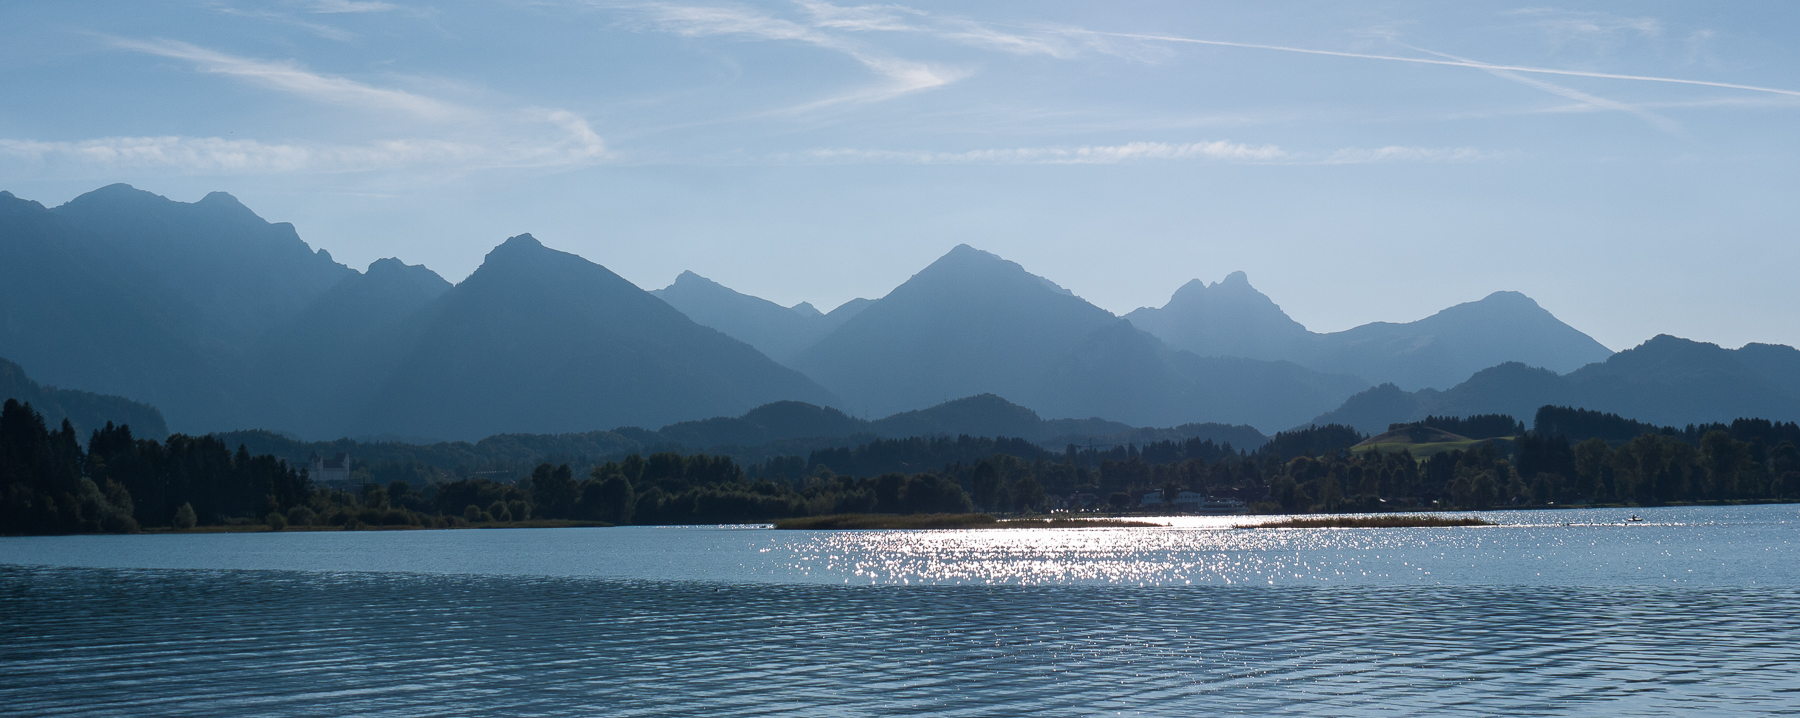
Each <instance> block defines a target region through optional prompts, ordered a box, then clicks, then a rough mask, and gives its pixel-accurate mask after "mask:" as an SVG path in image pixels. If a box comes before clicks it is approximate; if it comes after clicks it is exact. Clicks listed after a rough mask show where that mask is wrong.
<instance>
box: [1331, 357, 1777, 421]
mask: <svg viewBox="0 0 1800 718" xmlns="http://www.w3.org/2000/svg"><path fill="white" fill-rule="evenodd" d="M1797 378H1800V351H1796V350H1795V349H1794V348H1793V347H1788V346H1780V345H1771V344H1750V345H1747V346H1745V347H1743V348H1741V349H1735V350H1733V349H1724V348H1721V347H1720V346H1719V345H1717V344H1708V343H1705V342H1696V341H1690V340H1687V339H1681V338H1678V337H1672V336H1668V335H1662V336H1658V337H1656V338H1654V339H1651V340H1650V341H1647V342H1644V343H1643V344H1641V345H1639V346H1637V347H1635V348H1632V349H1627V350H1625V351H1622V352H1619V353H1618V354H1614V355H1613V356H1612V357H1610V358H1608V359H1607V360H1606V361H1604V362H1599V363H1596V364H1589V365H1587V366H1585V367H1582V368H1580V369H1578V370H1576V371H1573V372H1570V373H1569V374H1567V375H1559V374H1557V373H1556V372H1553V371H1550V370H1548V369H1543V368H1538V367H1532V366H1527V365H1525V364H1522V363H1518V362H1508V363H1505V364H1501V365H1499V366H1495V367H1491V368H1488V369H1484V370H1482V371H1479V372H1476V373H1475V375H1474V376H1471V377H1469V379H1468V380H1467V381H1464V382H1462V383H1460V384H1457V385H1456V386H1453V387H1451V388H1449V389H1447V390H1444V391H1438V390H1435V389H1421V390H1419V391H1416V392H1409V391H1405V390H1403V389H1401V388H1400V387H1398V386H1395V385H1393V384H1383V385H1381V386H1378V387H1375V388H1373V389H1369V390H1368V391H1365V392H1362V393H1360V394H1357V395H1356V396H1354V397H1351V398H1350V400H1349V401H1346V402H1345V403H1344V405H1343V406H1342V407H1340V408H1338V409H1337V410H1335V411H1332V412H1329V413H1326V414H1323V415H1321V416H1319V417H1318V418H1317V419H1314V422H1316V423H1319V424H1327V423H1337V424H1345V425H1348V426H1353V427H1356V428H1357V429H1358V430H1360V431H1363V432H1367V433H1379V432H1380V431H1386V430H1387V427H1388V425H1389V424H1394V423H1400V422H1410V421H1418V420H1420V419H1423V418H1425V417H1427V416H1432V415H1437V416H1471V415H1475V414H1508V415H1511V416H1514V417H1517V418H1520V419H1523V420H1524V421H1525V422H1526V423H1527V424H1529V423H1530V422H1531V418H1532V416H1533V415H1534V414H1535V413H1536V412H1537V410H1538V407H1541V406H1544V405H1546V404H1555V405H1558V406H1573V407H1579V408H1583V409H1593V410H1596V411H1605V412H1611V413H1615V414H1619V415H1620V416H1624V417H1627V418H1631V419H1635V420H1638V421H1643V422H1646V423H1652V424H1657V425H1663V426H1684V425H1687V424H1693V423H1709V422H1719V423H1728V422H1730V421H1731V420H1733V419H1737V418H1741V417H1756V418H1763V419H1770V420H1773V421H1800V392H1797V391H1795V388H1796V386H1795V384H1794V380H1795V379H1797Z"/></svg>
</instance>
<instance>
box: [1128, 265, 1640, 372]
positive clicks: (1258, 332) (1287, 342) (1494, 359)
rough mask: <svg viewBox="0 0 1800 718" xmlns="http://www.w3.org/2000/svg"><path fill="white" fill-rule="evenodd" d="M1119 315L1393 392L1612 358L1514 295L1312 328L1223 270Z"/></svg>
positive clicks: (1211, 348) (1197, 344)
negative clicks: (1512, 365) (1411, 317)
mask: <svg viewBox="0 0 1800 718" xmlns="http://www.w3.org/2000/svg"><path fill="white" fill-rule="evenodd" d="M1125 317H1126V318H1127V319H1129V320H1131V322H1132V323H1133V324H1135V325H1137V326H1139V327H1141V328H1143V329H1144V330H1145V331H1148V332H1150V333H1151V334H1155V335H1157V336H1158V337H1161V338H1162V339H1163V340H1164V341H1167V342H1168V343H1169V344H1170V345H1172V346H1175V347H1178V348H1181V349H1186V350H1188V351H1191V352H1194V353H1195V354H1199V355H1202V356H1238V357H1248V358H1252V359H1269V360H1286V361H1291V362H1293V363H1295V364H1299V365H1301V366H1304V367H1308V368H1311V369H1315V370H1318V371H1322V372H1329V373H1338V374H1351V375H1354V376H1358V377H1361V378H1363V379H1366V380H1368V381H1370V382H1373V383H1376V384H1388V383H1391V384H1395V385H1398V386H1399V387H1401V388H1403V389H1423V388H1428V387H1435V388H1440V389H1442V388H1448V387H1450V386H1452V385H1454V384H1456V383H1458V382H1460V381H1462V380H1463V379H1466V378H1468V377H1469V375H1470V374H1473V373H1474V372H1476V371H1480V370H1482V369H1486V368H1488V367H1491V366H1495V365H1497V364H1502V363H1505V362H1522V363H1525V364H1529V365H1531V366H1539V367H1545V368H1548V369H1551V370H1553V371H1557V372H1569V371H1573V370H1575V369H1578V368H1580V367H1583V366H1586V365H1588V364H1592V363H1594V362H1599V361H1605V360H1606V358H1607V357H1609V356H1611V355H1612V351H1611V350H1610V349H1607V348H1606V347H1605V346H1603V345H1601V344H1600V343H1599V342H1597V341H1594V340H1593V338H1591V337H1589V336H1588V335H1586V334H1583V333H1581V332H1580V331H1578V330H1576V329H1575V328H1574V327H1571V326H1569V325H1567V324H1564V323H1563V322H1562V321H1560V320H1558V319H1557V318H1556V317H1555V316H1553V315H1551V314H1550V312H1547V311H1545V310H1544V308H1543V307H1540V306H1538V304H1537V302H1534V301H1532V300H1531V298H1530V297H1527V296H1525V295H1523V294H1520V293H1518V292H1494V293H1493V294H1490V295H1488V296H1487V297H1486V298H1484V299H1481V300H1480V301H1475V302H1467V303H1464V304H1458V305H1456V306H1454V307H1450V308H1449V309H1445V310H1443V311H1441V312H1438V313H1436V314H1433V315H1431V316H1429V317H1426V318H1424V319H1420V320H1418V321H1415V322H1407V323H1403V324H1396V323H1390V322H1375V323H1372V324H1364V325H1362V326H1359V327H1355V328H1353V329H1347V330H1345V331H1341V332H1332V333H1329V334H1319V333H1314V332H1311V331H1308V330H1307V329H1306V327H1304V326H1302V325H1301V324H1300V323H1299V322H1296V321H1294V320H1293V318H1291V317H1289V316H1288V315H1287V313H1286V312H1283V311H1282V310H1281V307H1280V306H1277V305H1276V304H1275V302H1274V301H1272V300H1270V299H1269V297H1268V296H1267V295H1264V294H1263V293H1262V292H1259V291H1257V290H1256V289H1255V288H1254V287H1252V286H1250V280H1249V278H1248V277H1247V276H1246V275H1245V274H1244V273H1243V272H1232V273H1231V274H1230V275H1228V276H1226V277H1225V281H1222V282H1214V283H1212V284H1210V285H1208V284H1204V283H1202V282H1201V281H1200V280H1198V279H1196V280H1193V281H1191V282H1188V283H1187V284H1186V285H1184V286H1182V287H1181V288H1180V289H1178V290H1176V291H1175V294H1174V296H1172V297H1170V298H1169V302H1168V304H1165V305H1163V306H1162V307H1160V308H1153V307H1144V308H1142V309H1138V310H1136V311H1133V312H1131V313H1130V314H1127V315H1125Z"/></svg>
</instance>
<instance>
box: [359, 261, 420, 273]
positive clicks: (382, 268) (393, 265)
mask: <svg viewBox="0 0 1800 718" xmlns="http://www.w3.org/2000/svg"><path fill="white" fill-rule="evenodd" d="M422 266H424V265H421V264H407V263H405V262H402V261H400V258H399V257H387V258H385V259H377V260H375V261H373V262H370V263H369V269H368V271H365V272H363V273H364V274H375V273H377V272H380V273H383V274H385V273H389V272H404V271H406V270H408V269H411V268H413V267H422Z"/></svg>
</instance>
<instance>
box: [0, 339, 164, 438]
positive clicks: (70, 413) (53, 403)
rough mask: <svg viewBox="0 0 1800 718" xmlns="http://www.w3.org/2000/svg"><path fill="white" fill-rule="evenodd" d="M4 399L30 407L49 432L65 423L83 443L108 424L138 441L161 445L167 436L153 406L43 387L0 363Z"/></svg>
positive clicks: (0, 390) (10, 364)
mask: <svg viewBox="0 0 1800 718" xmlns="http://www.w3.org/2000/svg"><path fill="white" fill-rule="evenodd" d="M7 399H17V400H19V401H21V402H24V403H28V404H31V408H33V409H35V410H37V412H38V413H39V414H41V415H43V417H44V423H46V424H48V425H49V426H50V428H51V429H52V430H55V429H56V428H57V427H59V426H61V425H62V422H63V420H64V419H68V420H69V423H70V424H73V425H74V426H75V434H76V436H79V437H81V440H82V441H83V442H84V443H85V442H86V441H87V437H88V435H89V434H90V433H92V432H93V430H95V429H98V428H100V427H102V426H105V425H107V424H108V423H112V424H124V425H128V426H130V427H131V434H132V436H135V437H138V438H140V439H157V440H159V441H160V440H162V439H165V438H168V436H169V427H168V426H167V425H166V424H164V423H163V416H162V412H160V411H157V410H156V407H154V406H150V405H149V404H141V403H138V402H135V401H132V400H130V399H125V398H122V397H117V396H106V395H103V394H95V393H93V392H88V391H75V390H71V389H58V388H56V387H54V386H43V385H40V384H38V383H37V382H35V381H32V380H31V378H30V377H28V376H26V375H25V369H24V368H23V367H21V366H19V365H18V364H15V363H13V362H10V361H7V360H5V359H0V402H3V401H5V400H7Z"/></svg>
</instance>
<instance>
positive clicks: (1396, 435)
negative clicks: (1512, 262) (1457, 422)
mask: <svg viewBox="0 0 1800 718" xmlns="http://www.w3.org/2000/svg"><path fill="white" fill-rule="evenodd" d="M1453 441H1471V439H1470V438H1469V437H1467V436H1461V435H1458V434H1452V433H1450V432H1448V431H1444V430H1442V429H1433V428H1431V427H1429V426H1420V425H1418V424H1408V425H1406V426H1402V427H1400V428H1398V429H1392V430H1389V431H1386V432H1383V433H1381V434H1377V435H1375V436H1371V437H1369V438H1367V439H1364V440H1363V441H1362V443H1360V444H1357V446H1374V445H1376V444H1437V443H1445V442H1453Z"/></svg>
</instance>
